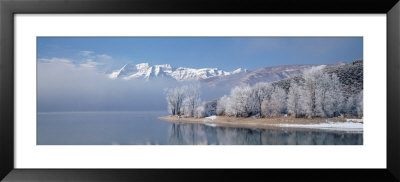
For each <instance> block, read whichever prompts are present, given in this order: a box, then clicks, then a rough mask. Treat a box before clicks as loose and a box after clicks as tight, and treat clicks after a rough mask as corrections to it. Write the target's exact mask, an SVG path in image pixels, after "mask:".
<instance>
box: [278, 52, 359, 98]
mask: <svg viewBox="0 0 400 182" xmlns="http://www.w3.org/2000/svg"><path fill="white" fill-rule="evenodd" d="M325 71H326V72H328V73H329V74H332V73H335V74H336V75H337V76H338V77H339V80H340V82H341V84H342V90H343V95H344V96H345V97H348V96H350V95H354V94H357V93H359V92H360V91H361V90H363V61H362V60H357V61H354V62H351V63H348V64H342V65H333V66H328V67H326V68H325ZM293 80H295V81H296V82H297V83H298V82H300V81H301V80H302V77H301V76H300V75H298V76H295V77H292V78H287V79H283V80H280V81H277V82H274V83H272V84H273V85H278V86H279V87H281V88H283V89H285V90H286V92H287V91H288V90H289V87H290V83H291V82H292V81H293Z"/></svg>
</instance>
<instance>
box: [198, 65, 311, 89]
mask: <svg viewBox="0 0 400 182" xmlns="http://www.w3.org/2000/svg"><path fill="white" fill-rule="evenodd" d="M312 66H315V65H283V66H273V67H263V68H259V69H256V70H253V71H249V72H240V70H238V73H237V74H234V75H229V76H226V77H212V78H207V79H203V80H201V81H202V82H203V83H207V84H208V85H210V86H221V85H225V86H237V85H254V84H256V83H258V82H274V81H278V80H281V79H285V78H290V77H293V76H296V75H300V74H302V73H303V71H304V70H306V69H309V68H311V67H312ZM233 72H236V70H235V71H233Z"/></svg>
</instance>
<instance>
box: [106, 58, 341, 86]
mask: <svg viewBox="0 0 400 182" xmlns="http://www.w3.org/2000/svg"><path fill="white" fill-rule="evenodd" d="M313 66H318V65H309V64H299V65H281V66H273V67H262V68H259V69H256V70H253V71H248V70H247V69H243V68H238V69H236V70H234V71H225V70H221V69H218V68H199V69H196V68H185V67H178V68H173V67H172V66H171V65H169V64H163V65H150V64H149V63H140V64H126V65H124V66H123V67H122V68H121V69H119V70H116V71H114V72H112V73H111V74H109V75H108V76H109V78H111V79H123V80H131V79H144V80H152V79H157V78H167V79H174V80H176V81H192V80H197V81H200V82H202V83H205V84H207V85H210V86H235V85H254V84H255V83H258V82H274V81H278V80H282V79H285V78H290V77H294V76H297V75H300V74H302V73H303V72H304V70H306V69H309V68H311V67H313ZM330 66H335V65H328V67H330Z"/></svg>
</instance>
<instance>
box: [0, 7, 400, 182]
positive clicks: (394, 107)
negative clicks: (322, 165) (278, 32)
mask: <svg viewBox="0 0 400 182" xmlns="http://www.w3.org/2000/svg"><path fill="white" fill-rule="evenodd" d="M18 13H21V14H24V13H28V14H30V13H71V14H73V13H80V14H82V13H83V14H86V13H101V14H103V13H118V14H119V13H201V14H204V13H240V14H242V13H382V14H386V15H387V168H386V169H15V168H14V16H13V15H14V14H18ZM399 17H400V3H399V2H398V0H386V1H378V0H374V1H372V0H369V1H365V0H364V1H362V0H324V1H321V0H304V1H293V0H265V1H261V0H246V1H242V0H219V1H212V0H191V1H189V0H146V1H144V0H118V1H116V0H80V1H77V0H14V1H11V0H0V40H1V42H0V46H1V47H0V88H1V90H0V108H1V109H0V179H3V180H4V181H221V180H224V181H226V180H230V179H234V180H242V181H243V180H244V181H249V180H255V179H261V180H263V179H264V180H271V181H293V180H297V181H352V182H354V181H362V180H367V181H369V180H372V181H400V148H399V144H400V140H399V139H400V124H399V117H400V112H399V103H400V97H399V96H398V93H399V87H400V86H399V85H400V82H399V78H400V72H399V68H400V57H399V56H400V36H399V34H400V24H399V22H400V19H399ZM382 122H383V121H382ZM371 157H373V156H371ZM365 160H368V159H365Z"/></svg>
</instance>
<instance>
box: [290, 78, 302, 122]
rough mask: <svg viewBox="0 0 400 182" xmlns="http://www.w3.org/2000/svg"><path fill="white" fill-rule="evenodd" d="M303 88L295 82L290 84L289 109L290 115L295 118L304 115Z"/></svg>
mask: <svg viewBox="0 0 400 182" xmlns="http://www.w3.org/2000/svg"><path fill="white" fill-rule="evenodd" d="M301 89H302V88H301V86H300V85H299V84H297V83H296V82H295V81H292V82H291V83H290V88H289V93H288V99H287V109H288V113H289V114H291V115H292V116H294V117H300V116H301V115H302V111H301Z"/></svg>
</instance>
